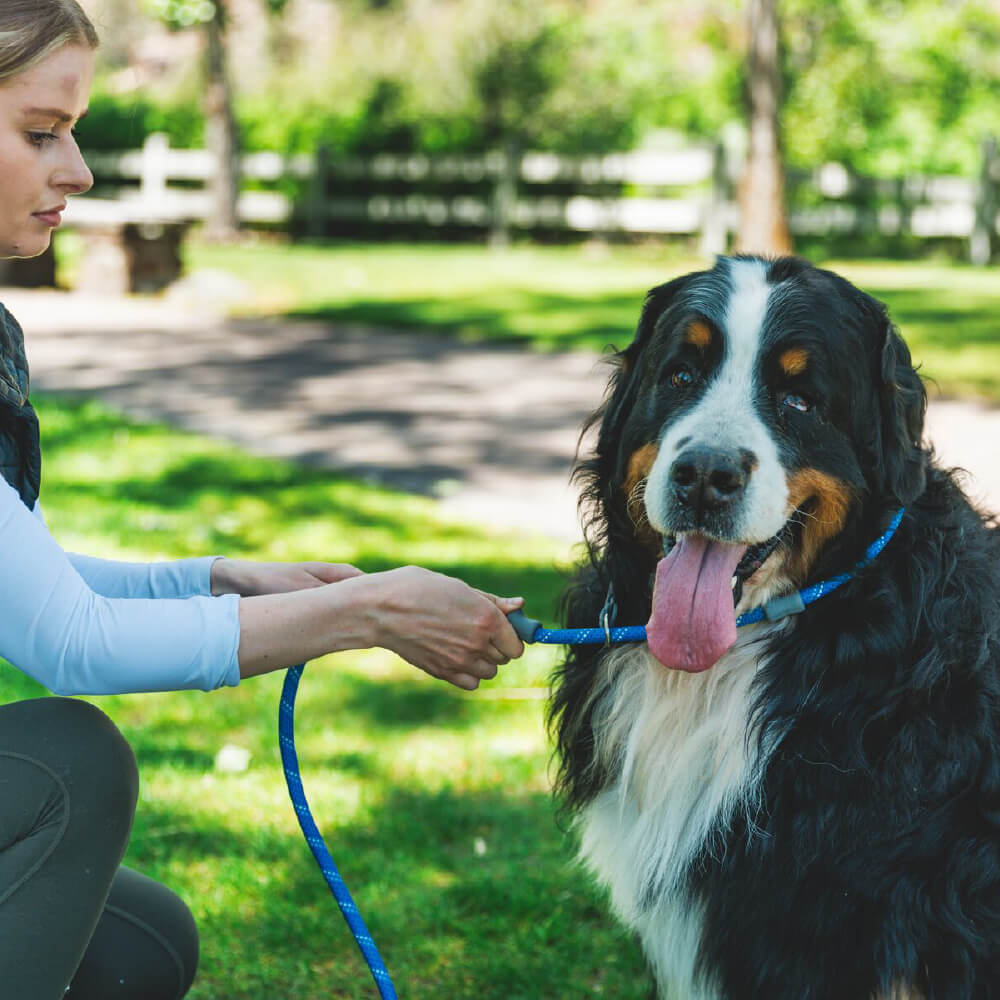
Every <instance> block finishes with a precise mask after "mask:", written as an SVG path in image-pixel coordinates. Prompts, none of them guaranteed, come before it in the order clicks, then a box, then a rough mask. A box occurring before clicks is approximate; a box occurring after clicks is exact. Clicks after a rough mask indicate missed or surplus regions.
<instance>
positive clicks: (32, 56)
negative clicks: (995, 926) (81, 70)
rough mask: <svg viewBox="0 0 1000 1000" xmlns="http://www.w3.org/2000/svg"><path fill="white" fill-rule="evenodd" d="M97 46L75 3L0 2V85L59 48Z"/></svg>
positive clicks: (60, 0) (42, 0) (46, 0)
mask: <svg viewBox="0 0 1000 1000" xmlns="http://www.w3.org/2000/svg"><path fill="white" fill-rule="evenodd" d="M98 44H99V39H98V36H97V30H96V29H95V28H94V26H93V24H91V21H90V18H89V17H87V15H86V14H85V13H84V12H83V9H82V8H81V7H80V5H79V4H78V3H77V2H76V0H0V84H3V83H5V82H6V81H7V80H9V79H10V78H11V77H13V76H17V74H18V73H23V72H24V71H25V70H26V69H29V68H30V67H31V66H33V65H34V64H35V63H37V62H41V60H42V59H44V58H45V57H46V56H47V55H49V54H50V53H51V52H54V51H55V50H56V49H58V48H60V47H61V46H63V45H86V46H89V47H90V48H92V49H96V48H97V46H98Z"/></svg>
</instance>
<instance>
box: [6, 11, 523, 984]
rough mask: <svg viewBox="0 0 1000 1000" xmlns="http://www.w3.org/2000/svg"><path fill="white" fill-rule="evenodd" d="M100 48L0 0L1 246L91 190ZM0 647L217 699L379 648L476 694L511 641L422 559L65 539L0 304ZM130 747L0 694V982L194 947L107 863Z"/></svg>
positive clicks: (67, 690) (476, 595) (76, 680)
mask: <svg viewBox="0 0 1000 1000" xmlns="http://www.w3.org/2000/svg"><path fill="white" fill-rule="evenodd" d="M97 44H98V39H97V35H96V32H95V31H94V28H93V26H92V25H91V23H90V22H89V21H88V19H87V17H86V15H85V14H84V13H83V11H82V10H81V9H80V8H79V6H78V5H77V3H76V0H0V257H31V256H34V255H37V254H40V253H42V252H43V251H44V250H45V249H46V248H47V247H48V245H49V240H50V237H51V233H52V230H53V229H54V228H55V227H56V226H58V225H59V217H60V213H61V211H62V210H63V208H64V207H65V203H66V198H67V197H68V196H70V195H74V194H79V193H81V192H84V191H86V190H87V189H88V188H89V187H90V186H91V183H92V177H91V175H90V172H89V170H88V169H87V167H86V165H85V164H84V162H83V159H82V157H81V155H80V151H79V149H78V148H77V146H76V142H75V140H74V138H73V126H74V125H75V124H76V122H77V121H79V119H80V118H81V117H82V116H83V114H84V113H85V112H86V107H87V102H88V99H89V92H90V84H91V77H92V73H93V65H94V49H95V48H96V46H97ZM0 474H2V475H0V552H2V553H3V554H4V557H5V559H4V568H3V573H2V574H0V656H2V657H3V658H5V659H7V660H9V661H10V662H11V663H13V664H14V665H15V666H16V667H18V668H20V669H21V670H23V671H24V672H25V673H27V674H29V675H31V676H32V677H34V678H36V679H37V680H39V681H40V682H41V683H42V684H44V685H45V686H46V687H48V688H49V689H50V690H52V691H54V692H56V693H57V694H62V695H66V694H81V693H86V694H104V693H113V692H117V693H122V692H137V691H165V690H180V689H188V688H201V689H205V690H209V689H212V688H216V687H220V686H223V685H235V684H238V683H239V681H240V679H241V678H243V677H249V676H252V675H255V674H262V673H265V672H268V671H271V670H277V669H280V668H283V667H287V666H289V665H290V664H293V663H299V662H302V661H304V660H308V659H311V658H312V657H315V656H319V655H322V654H324V653H329V652H334V651H336V650H345V649H361V648H365V647H369V646H383V647H385V648H387V649H391V650H393V651H394V652H396V653H398V654H399V655H400V656H402V657H403V658H404V659H406V660H408V661H409V662H410V663H412V664H414V665H416V666H418V667H420V668H421V669H423V670H425V671H427V672H428V673H430V674H431V675H433V676H435V677H439V678H441V679H443V680H446V681H449V682H450V683H452V684H455V685H457V686H458V687H461V688H466V689H474V688H475V687H476V686H477V685H478V684H479V682H480V680H481V679H483V678H490V677H493V676H495V674H496V670H497V667H498V665H500V664H503V663H506V662H507V661H508V659H509V658H511V657H514V656H519V655H520V654H521V652H522V648H523V647H522V646H521V643H520V641H519V640H518V639H517V637H516V635H515V634H514V633H513V631H512V630H511V628H510V626H509V624H508V622H507V620H506V618H505V614H506V613H507V612H510V611H512V610H514V609H515V608H516V607H518V606H520V603H521V602H520V599H501V598H495V597H490V596H488V595H484V594H481V593H480V592H478V591H475V590H473V589H472V588H470V587H468V586H467V585H466V584H464V583H462V582H460V581H458V580H454V579H451V578H449V577H444V576H441V575H438V574H435V573H431V572H429V571H427V570H423V569H419V568H417V567H406V568H403V569H398V570H393V571H391V572H387V573H377V574H371V575H365V574H362V573H361V572H360V571H358V570H357V569H354V568H353V567H351V566H344V565H337V564H331V563H321V562H316V563H299V564H289V565H283V564H275V563H250V562H242V561H236V560H229V559H223V558H216V557H209V558H206V559H191V560H181V561H179V562H175V563H161V564H152V565H139V564H127V563H114V562H108V561H105V560H98V559H90V558H86V557H82V556H77V555H71V554H67V553H65V552H63V550H62V549H60V548H59V546H58V545H57V544H56V543H55V541H54V540H53V538H52V537H51V535H50V534H49V532H48V530H47V529H46V527H45V524H44V521H43V520H42V517H41V514H40V512H39V509H38V506H37V499H38V491H39V483H40V453H39V445H38V423H37V420H36V418H35V414H34V411H33V410H32V408H31V404H30V403H29V402H28V369H27V363H26V361H25V356H24V345H23V339H22V335H21V330H20V327H19V326H18V325H17V323H16V322H15V321H14V319H13V317H11V316H10V315H9V314H8V313H6V311H5V310H4V309H3V308H2V306H0ZM136 787H137V777H136V769H135V760H134V758H133V755H132V752H131V750H130V748H129V747H128V744H127V743H126V742H125V740H124V739H123V737H122V736H121V734H120V733H119V732H118V731H117V729H115V727H114V725H113V724H112V723H111V721H110V720H109V719H108V718H107V717H106V716H105V715H104V714H103V713H101V712H99V711H98V710H97V709H95V708H94V707H92V706H91V705H89V704H88V703H86V702H81V701H76V700H73V699H71V698H66V697H54V698H42V699H36V700H31V701H23V702H18V703H14V704H9V705H4V706H0V789H2V792H0V992H2V994H3V996H4V997H10V998H12V1000H13V998H16V1000H57V998H61V997H63V996H64V995H65V996H68V997H70V998H72V1000H84V998H94V1000H97V998H101V1000H109V998H123V1000H124V998H135V1000H139V998H142V1000H161V998H162V1000H178V998H180V997H183V996H184V995H185V994H186V993H187V991H188V989H189V987H190V985H191V982H192V980H193V978H194V973H195V968H196V965H197V958H198V938H197V931H196V928H195V925H194V921H193V919H192V917H191V914H190V912H189V911H188V909H187V907H186V906H185V905H184V903H183V902H181V900H180V899H179V898H178V897H177V896H175V895H174V894H173V893H172V892H171V891H170V890H168V889H166V888H165V887H163V886H161V885H159V884H158V883H156V882H153V881H152V880H150V879H148V878H145V877H144V876H142V875H140V874H138V873H136V872H133V871H130V870H128V869H126V868H123V867H120V861H121V858H122V856H123V854H124V851H125V847H126V844H127V842H128V835H129V831H130V828H131V824H132V814H133V809H134V806H135V799H136Z"/></svg>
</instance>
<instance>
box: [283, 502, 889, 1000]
mask: <svg viewBox="0 0 1000 1000" xmlns="http://www.w3.org/2000/svg"><path fill="white" fill-rule="evenodd" d="M904 510H905V508H904V509H901V510H899V511H897V513H896V514H895V516H894V517H893V518H892V520H891V521H890V523H889V527H888V528H887V529H886V531H885V533H884V534H882V535H881V536H879V537H878V538H877V539H876V540H875V541H874V542H873V543H872V544H871V545H869V546H868V548H867V549H866V550H865V555H864V558H863V559H862V560H861V561H860V562H859V563H858V564H857V565H856V566H855V567H854V568H853V569H851V570H849V571H848V572H846V573H841V574H839V575H837V576H834V577H831V578H830V579H829V580H824V581H823V582H822V583H817V584H813V585H812V586H810V587H806V588H804V589H803V590H800V591H798V592H797V593H795V594H790V595H786V596H785V597H778V598H775V599H773V600H771V601H768V602H767V604H764V605H762V606H761V607H758V608H754V609H753V610H751V611H747V612H745V613H744V614H742V615H740V616H739V617H738V618H737V619H736V625H737V627H738V628H739V627H742V626H744V625H753V624H755V623H757V622H760V621H763V620H764V619H765V618H766V619H767V620H768V621H777V620H778V619H780V618H784V617H786V616H787V615H793V614H799V613H800V612H802V611H805V609H806V607H807V606H808V605H810V604H812V603H813V602H814V601H818V600H819V599H820V598H821V597H825V596H826V595H827V594H829V593H831V592H832V591H834V590H836V589H837V588H838V587H840V586H841V585H843V584H844V583H846V582H847V581H848V580H850V579H851V578H852V577H853V576H854V575H855V574H856V573H857V572H858V571H859V570H861V569H863V568H864V567H865V566H867V565H868V564H869V563H870V562H872V561H873V560H874V559H875V558H876V557H877V556H878V554H879V553H880V552H881V551H882V549H884V548H885V546H886V544H887V543H888V541H889V539H890V538H892V536H893V534H895V531H896V529H897V528H898V527H899V523H900V521H902V519H903V513H904ZM610 603H611V602H610V600H609V602H608V603H607V604H605V608H608V607H609V605H610ZM507 617H508V619H509V620H510V623H511V625H512V626H513V627H514V630H515V631H516V632H517V634H518V636H520V638H521V640H522V641H523V642H526V643H549V644H558V645H585V644H590V645H592V644H595V643H624V642H645V641H646V627H645V626H644V625H629V626H624V627H618V628H613V627H611V625H610V622H609V620H608V618H609V613H608V612H605V614H604V615H603V616H602V617H604V622H603V624H602V626H601V627H599V628H582V629H547V628H545V627H544V626H543V625H542V624H541V622H538V621H535V620H534V619H533V618H528V617H527V616H526V615H525V614H524V612H522V611H514V612H512V613H511V614H510V615H508V616H507ZM303 669H304V664H300V665H299V666H296V667H289V669H288V671H287V672H286V674H285V682H284V685H283V686H282V689H281V703H280V707H279V709H278V743H279V746H280V749H281V762H282V765H283V767H284V771H285V784H286V785H287V786H288V795H289V797H290V798H291V800H292V805H293V806H294V807H295V815H296V816H297V817H298V820H299V826H300V827H301V828H302V833H303V836H304V837H305V838H306V843H307V844H308V845H309V849H310V850H311V851H312V853H313V857H315V859H316V863H317V864H318V865H319V868H320V871H321V872H322V873H323V878H324V879H325V880H326V884H327V885H328V886H329V887H330V892H331V893H333V898H334V899H335V900H336V901H337V905H338V906H339V907H340V912H341V914H343V917H344V920H345V921H347V926H348V927H349V928H350V930H351V933H352V934H353V935H354V940H355V941H356V942H357V945H358V948H359V949H360V951H361V954H362V956H363V957H364V959H365V962H366V963H367V964H368V968H369V970H370V971H371V974H372V978H373V979H374V980H375V985H376V987H377V988H378V992H379V996H380V997H381V998H382V1000H397V997H396V988H395V986H394V985H393V982H392V978H391V977H390V975H389V971H388V969H386V967H385V962H383V961H382V956H381V955H380V954H379V950H378V948H377V947H376V945H375V942H374V940H372V936H371V933H370V932H369V930H368V926H367V924H365V922H364V919H363V918H362V916H361V914H360V912H359V911H358V907H357V905H356V904H355V902H354V899H353V897H352V896H351V893H350V891H349V890H348V888H347V885H346V884H345V882H344V879H343V878H342V877H341V874H340V872H339V870H338V869H337V866H336V864H335V863H334V860H333V857H332V856H331V855H330V851H329V849H328V848H327V846H326V842H325V841H324V840H323V835H322V834H321V833H320V832H319V827H317V826H316V821H315V820H314V819H313V815H312V811H311V810H310V809H309V803H308V802H307V801H306V793H305V789H304V787H303V785H302V776H301V774H300V773H299V758H298V754H297V753H296V752H295V696H296V694H297V692H298V688H299V680H300V679H301V677H302V671H303Z"/></svg>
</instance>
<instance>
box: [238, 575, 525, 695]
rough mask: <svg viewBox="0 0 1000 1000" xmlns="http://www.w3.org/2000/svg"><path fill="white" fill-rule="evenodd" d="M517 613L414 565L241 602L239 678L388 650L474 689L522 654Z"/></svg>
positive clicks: (508, 602)
mask: <svg viewBox="0 0 1000 1000" xmlns="http://www.w3.org/2000/svg"><path fill="white" fill-rule="evenodd" d="M520 605H521V600H520V598H499V597H493V596H492V595H489V594H483V593H481V592H480V591H478V590H474V589H473V588H472V587H470V586H468V584H465V583H463V582H462V581H461V580H456V579H454V578H453V577H448V576H443V575H441V574H440V573H434V572H431V571H430V570H425V569H421V568H419V567H416V566H406V567H403V568H401V569H395V570H389V571H388V572H385V573H372V574H368V575H359V576H354V577H350V578H348V579H344V580H341V581H339V582H337V583H330V584H325V585H323V586H317V587H310V588H307V589H304V590H300V591H295V592H292V593H285V594H268V595H264V596H260V597H247V598H243V599H242V600H241V601H240V643H239V664H240V675H241V676H242V677H251V676H254V675H256V674H263V673H267V672H269V671H271V670H279V669H281V668H283V667H289V666H292V665H293V664H296V663H302V662H304V661H305V660H309V659H312V658H314V657H316V656H322V655H324V654H325V653H334V652H339V651H341V650H347V649H367V648H369V647H371V646H382V647H384V648H385V649H389V650H391V651H392V652H394V653H396V654H397V655H399V656H401V657H402V658H403V659H405V660H406V661H407V662H409V663H411V664H413V665H414V666H416V667H419V668H420V669H421V670H424V671H426V672H427V673H429V674H430V675H431V676H433V677H438V678H440V679H442V680H446V681H448V682H449V683H452V684H455V685H456V686H458V687H461V688H466V689H469V690H471V689H473V688H475V687H477V686H478V684H479V682H480V681H481V680H483V679H486V678H490V677H494V676H495V675H496V672H497V667H498V666H499V665H501V664H504V663H507V662H508V661H509V660H510V659H512V658H513V657H516V656H520V655H521V653H522V652H523V651H524V647H523V645H522V644H521V641H520V639H518V637H517V635H516V634H515V633H514V630H513V629H512V628H511V626H510V623H509V622H508V621H507V618H506V615H507V614H508V613H509V612H511V611H513V610H514V609H515V608H517V607H520Z"/></svg>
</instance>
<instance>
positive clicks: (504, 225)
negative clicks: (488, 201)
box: [490, 140, 521, 247]
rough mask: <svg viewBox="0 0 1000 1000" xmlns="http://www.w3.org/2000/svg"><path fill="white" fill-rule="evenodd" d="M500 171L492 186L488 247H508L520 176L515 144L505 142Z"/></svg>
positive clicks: (518, 154) (501, 153)
mask: <svg viewBox="0 0 1000 1000" xmlns="http://www.w3.org/2000/svg"><path fill="white" fill-rule="evenodd" d="M499 156H500V169H499V170H498V171H497V176H496V180H495V182H494V185H493V197H492V205H491V208H492V211H491V213H490V246H494V247H505V246H509V245H510V232H511V229H512V227H513V223H514V212H515V209H516V207H517V181H518V178H519V177H520V176H521V150H520V147H519V146H518V144H517V143H516V142H512V141H509V140H508V141H507V142H505V143H504V144H503V147H502V148H501V149H500V152H499Z"/></svg>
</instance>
